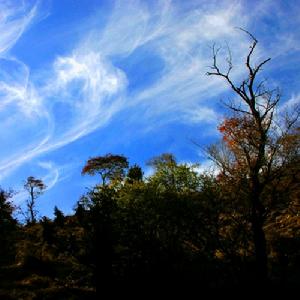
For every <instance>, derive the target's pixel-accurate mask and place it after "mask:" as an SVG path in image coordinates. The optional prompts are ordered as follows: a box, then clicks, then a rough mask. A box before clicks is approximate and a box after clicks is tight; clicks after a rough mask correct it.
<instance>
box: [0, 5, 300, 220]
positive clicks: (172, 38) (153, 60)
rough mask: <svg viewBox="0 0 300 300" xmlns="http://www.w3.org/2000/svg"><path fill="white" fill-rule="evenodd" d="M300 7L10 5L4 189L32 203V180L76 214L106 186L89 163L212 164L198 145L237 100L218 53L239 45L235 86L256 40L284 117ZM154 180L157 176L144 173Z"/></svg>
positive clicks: (0, 162) (294, 87)
mask: <svg viewBox="0 0 300 300" xmlns="http://www.w3.org/2000/svg"><path fill="white" fill-rule="evenodd" d="M299 4H300V2H299V1H298V0H295V1H279V0H278V1H269V0H266V1H264V0H260V1H211V0H210V1H196V0H194V1H193V0H191V1H179V0H178V1H169V0H164V1H158V0H157V1H154V0H153V1H152V0H148V1H130V0H126V1H102V0H89V1H85V0H60V1H55V0H53V1H50V0H49V1H48V0H45V1H42V0H41V1H29V0H28V1H26V0H23V1H18V0H11V1H9V0H4V1H3V0H2V1H0V118H1V122H0V132H1V135H0V143H1V148H0V184H1V186H2V187H3V188H13V189H14V190H16V191H18V193H17V194H16V196H15V198H14V201H15V203H16V204H21V203H23V202H24V200H25V199H26V194H25V193H24V192H23V191H22V186H23V184H24V180H25V179H26V178H27V177H28V176H31V175H32V176H35V177H37V178H41V179H43V180H44V181H45V183H46V184H47V186H48V189H47V191H46V192H45V194H44V195H43V196H41V198H40V200H39V201H38V209H39V211H40V214H41V215H49V216H51V215H52V212H53V207H54V205H57V206H58V207H59V208H61V209H62V210H63V211H64V212H65V213H71V212H72V208H73V206H74V204H75V202H76V201H77V200H78V199H79V197H80V195H82V194H84V193H85V191H86V187H91V186H92V185H94V184H95V183H96V182H97V178H92V177H82V176H81V174H80V173H81V169H82V167H83V165H84V163H85V161H86V160H87V159H88V158H89V157H93V156H96V155H103V154H106V153H108V152H112V153H118V154H123V155H125V156H127V157H129V159H130V162H131V163H132V164H134V163H138V164H140V165H142V166H144V164H145V161H147V160H148V159H149V158H151V157H153V156H155V155H158V154H160V153H163V152H172V153H174V154H175V155H176V157H177V158H178V160H179V161H181V162H200V164H202V166H203V168H205V167H207V165H208V162H207V160H206V158H205V157H204V156H203V153H201V151H200V149H199V148H197V147H196V146H195V144H194V143H193V142H192V140H196V141H197V142H198V143H199V144H202V145H208V144H210V143H212V142H214V141H216V140H217V139H218V138H219V136H218V133H217V130H216V127H217V125H218V123H219V122H220V121H221V120H222V118H223V116H224V111H223V109H222V107H221V106H220V99H225V100H226V99H229V98H230V97H232V94H231V93H230V90H229V89H228V88H227V87H226V85H225V84H224V83H223V82H222V81H220V80H219V79H218V78H213V77H207V76H205V73H206V72H207V71H208V66H209V65H210V64H211V49H210V46H211V45H212V44H213V43H215V42H216V43H219V44H221V45H226V43H228V45H229V46H230V48H231V50H232V53H233V58H234V64H235V67H234V69H233V73H232V76H233V78H234V79H235V80H238V79H239V78H242V76H243V72H244V70H243V59H244V58H245V55H246V53H247V51H248V49H249V38H248V37H247V35H245V34H243V33H242V32H241V31H239V30H237V29H236V27H242V28H245V29H247V30H249V31H250V32H251V33H253V34H254V35H255V36H256V37H257V39H258V40H259V46H258V48H257V52H256V58H257V59H258V60H259V59H261V58H266V57H271V58H272V60H271V62H270V63H269V64H268V65H266V66H265V69H264V77H265V78H267V79H268V83H269V85H270V86H271V87H276V86H278V87H279V88H280V89H281V92H282V102H281V106H282V107H287V106H288V105H289V104H292V103H297V102H299V101H300V88H299V84H298V81H299V75H300V72H299V65H300V64H299V63H300V53H299V51H300V39H299V38H300V31H299V28H300V26H299V25H300V18H299V15H300V5H299ZM145 171H146V172H148V170H147V169H146V168H145Z"/></svg>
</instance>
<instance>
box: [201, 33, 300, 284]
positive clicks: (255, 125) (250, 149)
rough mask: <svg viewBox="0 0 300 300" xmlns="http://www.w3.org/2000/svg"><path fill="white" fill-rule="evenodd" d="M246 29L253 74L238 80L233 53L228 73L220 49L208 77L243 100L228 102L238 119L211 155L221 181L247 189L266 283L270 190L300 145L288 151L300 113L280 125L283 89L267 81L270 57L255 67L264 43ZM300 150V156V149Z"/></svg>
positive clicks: (230, 121)
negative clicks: (263, 74)
mask: <svg viewBox="0 0 300 300" xmlns="http://www.w3.org/2000/svg"><path fill="white" fill-rule="evenodd" d="M242 31H244V32H245V33H246V34H247V35H248V36H249V37H250V39H251V45H250V50H249V52H248V53H247V55H246V59H245V66H246V74H247V75H246V76H245V78H243V79H242V80H241V81H240V82H239V83H236V82H235V81H234V80H233V78H232V74H231V71H232V69H233V62H232V58H231V52H230V50H229V49H228V57H227V59H226V61H227V68H226V69H225V70H224V69H222V68H221V66H220V64H219V63H218V61H217V58H218V53H219V51H220V48H216V47H215V46H214V47H213V64H212V66H211V71H210V72H208V73H207V75H209V76H218V77H221V78H222V79H224V80H225V82H227V84H228V85H229V87H230V88H231V89H232V91H233V92H234V94H235V95H236V96H238V99H239V100H238V102H235V101H232V102H230V103H225V105H226V107H227V108H229V110H230V111H231V113H232V116H231V117H229V118H227V119H225V121H224V122H223V123H222V124H221V125H220V127H219V130H220V132H221V133H222V134H223V145H222V147H216V146H214V147H211V148H210V150H209V152H210V155H211V157H212V158H213V159H214V160H215V162H216V163H217V164H218V165H219V166H220V168H221V170H222V171H221V176H220V178H222V179H223V180H224V179H225V181H226V182H227V184H228V183H230V184H231V185H236V186H237V185H238V186H239V188H241V191H244V197H245V198H246V202H247V205H249V208H250V222H251V228H252V234H253V240H254V245H255V254H256V262H257V276H258V278H259V279H260V280H261V281H265V280H266V279H267V274H268V269H267V265H268V262H267V248H266V238H265V232H264V224H265V221H266V217H267V214H268V209H269V205H270V203H268V202H267V198H268V197H266V190H267V188H268V186H270V184H271V183H272V181H273V180H275V179H278V178H280V177H278V176H280V173H281V172H282V170H283V169H284V168H283V165H286V163H287V162H288V160H289V156H290V155H292V154H293V153H292V152H295V147H293V149H288V148H287V147H285V145H284V140H285V139H286V137H287V136H291V134H295V127H297V125H296V124H297V120H298V114H297V113H296V114H294V115H293V116H290V117H289V118H285V122H280V121H279V119H278V118H277V116H275V115H276V107H277V106H278V103H279V100H280V93H279V91H278V90H277V89H276V90H272V89H270V88H268V87H267V86H266V83H265V80H262V79H261V77H260V72H261V71H262V68H263V67H264V66H265V64H266V63H268V62H269V61H270V58H267V59H264V60H262V61H258V62H257V63H253V55H254V51H255V49H256V47H257V44H258V41H257V39H256V38H255V37H254V36H253V35H252V34H251V33H249V32H248V31H246V30H243V29H242ZM275 118H276V122H275ZM286 151H288V152H289V154H288V153H286ZM297 151H298V154H299V149H298V150H296V152H297ZM284 152H285V153H284ZM294 154H295V153H294ZM294 154H293V155H294ZM294 157H295V155H294ZM240 193H242V192H240ZM236 195H237V194H236ZM236 195H235V197H237V196H236Z"/></svg>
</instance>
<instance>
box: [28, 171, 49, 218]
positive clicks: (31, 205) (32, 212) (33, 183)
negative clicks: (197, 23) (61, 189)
mask: <svg viewBox="0 0 300 300" xmlns="http://www.w3.org/2000/svg"><path fill="white" fill-rule="evenodd" d="M24 188H25V190H26V191H27V192H28V193H29V199H28V200H27V202H26V204H27V209H28V217H27V222H28V223H35V222H36V214H37V211H36V209H35V205H36V199H37V198H38V197H39V196H40V195H41V194H43V192H44V190H45V189H46V188H47V186H46V185H45V184H44V182H43V181H42V180H41V179H36V178H34V177H33V176H29V177H28V178H27V181H26V182H25V184H24Z"/></svg>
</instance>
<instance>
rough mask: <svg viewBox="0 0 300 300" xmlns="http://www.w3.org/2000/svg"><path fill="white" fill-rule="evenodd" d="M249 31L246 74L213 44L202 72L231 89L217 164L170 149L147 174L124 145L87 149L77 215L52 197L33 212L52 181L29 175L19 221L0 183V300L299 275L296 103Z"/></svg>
mask: <svg viewBox="0 0 300 300" xmlns="http://www.w3.org/2000/svg"><path fill="white" fill-rule="evenodd" d="M243 31H244V33H245V34H247V35H248V37H249V39H250V48H249V52H248V53H246V56H245V64H244V66H243V67H244V68H245V74H246V75H245V77H244V78H242V79H240V81H238V82H237V81H236V79H235V80H234V79H233V78H232V76H231V75H232V69H233V63H232V59H231V53H230V50H229V49H225V50H226V51H227V52H226V53H227V56H226V59H225V66H224V62H223V61H222V62H219V60H220V59H219V54H220V51H222V50H221V49H220V48H218V47H217V46H213V47H212V65H211V67H210V69H209V72H207V75H208V77H207V80H210V78H211V77H212V76H215V77H219V78H220V79H222V80H223V81H224V82H225V83H226V84H227V85H228V87H229V89H230V90H231V92H232V99H235V100H232V101H230V102H226V103H223V105H224V108H225V110H226V114H227V115H226V117H224V120H221V123H220V124H219V127H218V130H219V132H220V135H221V140H220V141H219V142H218V143H216V144H213V145H211V146H209V147H207V148H206V149H205V151H206V154H207V156H208V157H209V158H210V159H211V160H212V161H213V162H214V164H215V166H216V170H217V172H209V171H206V172H204V171H203V172H199V165H198V164H188V163H181V162H178V161H177V159H176V157H175V156H174V155H173V154H172V153H163V154H161V155H158V156H156V157H153V158H152V159H150V160H149V161H148V162H147V164H148V165H149V166H151V167H152V169H153V174H152V175H150V176H148V177H147V176H144V171H143V170H142V168H141V167H140V166H138V165H136V164H135V165H130V164H129V158H127V157H125V156H123V155H122V154H112V153H107V154H104V155H99V156H96V157H90V158H88V159H87V161H86V163H85V165H83V166H82V176H95V177H96V178H97V179H98V184H97V185H95V186H94V187H93V188H91V189H90V190H89V191H88V192H87V193H86V194H84V195H83V196H82V197H81V198H80V199H79V200H78V202H77V203H76V204H75V206H74V213H73V214H71V215H64V214H63V212H62V211H61V210H60V209H59V208H58V207H55V208H54V216H55V217H54V218H53V219H50V218H48V217H42V218H37V211H36V208H35V207H36V202H37V201H39V196H40V195H41V194H42V193H43V191H44V190H45V188H46V186H45V184H44V183H43V181H42V180H41V179H37V178H35V177H33V176H30V177H28V178H27V181H26V183H25V185H24V188H25V190H26V191H27V192H28V201H27V203H26V209H27V211H26V212H25V220H24V221H23V222H21V221H20V220H19V219H17V218H16V216H15V209H16V208H15V206H14V203H13V201H12V195H13V193H12V192H11V191H10V190H6V189H1V192H0V231H1V235H0V240H1V241H0V245H1V247H0V297H1V299H83V298H85V299H98V297H99V295H101V294H102V293H103V291H105V290H107V289H108V287H110V286H117V285H118V284H122V283H124V282H127V283H128V284H130V283H131V284H133V283H134V284H135V285H138V283H140V284H150V283H151V285H153V286H159V285H165V284H167V282H172V284H173V285H175V284H176V283H189V284H193V285H194V286H196V287H199V288H201V287H202V288H210V289H216V288H237V287H245V288H246V287H257V288H258V287H259V288H264V287H265V288H272V287H273V288H274V287H282V288H292V287H296V286H297V285H298V284H299V282H300V280H299V279H300V216H299V213H300V125H299V107H298V108H297V107H295V108H293V109H291V110H289V111H284V112H283V111H282V110H281V109H279V103H280V98H281V95H280V92H279V91H278V90H277V89H275V90H274V89H271V88H269V87H268V84H267V82H266V81H265V80H264V79H263V76H262V75H261V74H262V71H263V68H265V67H266V66H267V64H268V62H269V61H270V58H266V59H263V60H261V61H257V60H255V62H253V55H254V52H255V49H256V47H257V43H258V41H257V39H256V38H255V37H254V36H253V35H252V34H250V33H249V32H247V31H245V30H243ZM236 99H237V100H236ZM199 146H201V145H199ZM65 197H67V196H65Z"/></svg>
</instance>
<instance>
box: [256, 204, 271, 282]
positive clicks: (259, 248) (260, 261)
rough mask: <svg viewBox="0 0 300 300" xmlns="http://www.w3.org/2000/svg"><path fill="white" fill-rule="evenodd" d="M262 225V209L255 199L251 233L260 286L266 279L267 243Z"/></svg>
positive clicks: (257, 278)
mask: <svg viewBox="0 0 300 300" xmlns="http://www.w3.org/2000/svg"><path fill="white" fill-rule="evenodd" d="M252 203H253V202H252ZM263 224H264V207H263V205H262V204H261V203H260V202H259V201H258V200H257V198H256V200H255V201H254V203H253V207H252V232H253V239H254V245H255V256H256V268H255V271H256V274H255V276H256V280H257V281H259V283H261V284H265V283H266V281H267V278H268V256H267V243H266V237H265V232H264V230H263Z"/></svg>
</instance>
